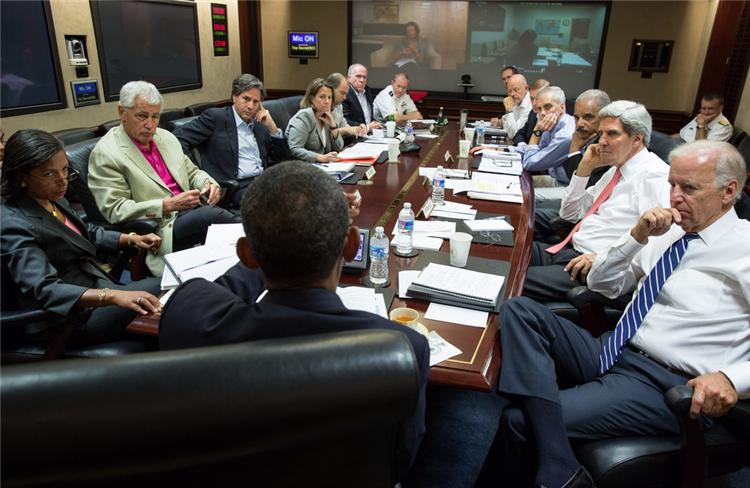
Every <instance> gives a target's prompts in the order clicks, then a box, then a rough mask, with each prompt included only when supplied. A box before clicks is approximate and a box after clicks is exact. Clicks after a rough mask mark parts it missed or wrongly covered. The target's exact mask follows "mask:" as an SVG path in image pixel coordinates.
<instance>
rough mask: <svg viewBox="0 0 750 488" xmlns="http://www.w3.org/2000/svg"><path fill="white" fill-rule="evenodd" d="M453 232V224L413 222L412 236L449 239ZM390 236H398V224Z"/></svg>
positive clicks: (440, 221)
mask: <svg viewBox="0 0 750 488" xmlns="http://www.w3.org/2000/svg"><path fill="white" fill-rule="evenodd" d="M454 232H456V223H455V222H445V221H442V220H415V221H414V232H412V236H415V235H417V234H420V235H423V236H427V237H440V238H442V239H450V238H451V234H453V233H454ZM392 234H393V235H395V236H397V235H398V222H396V225H394V226H393V232H392Z"/></svg>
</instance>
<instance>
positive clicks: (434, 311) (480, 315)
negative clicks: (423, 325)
mask: <svg viewBox="0 0 750 488" xmlns="http://www.w3.org/2000/svg"><path fill="white" fill-rule="evenodd" d="M424 318H426V319H429V320H436V321H438V322H448V323H451V324H460V325H468V326H470V327H479V328H481V329H484V328H485V327H486V326H487V322H488V321H489V318H490V314H489V312H482V311H481V310H471V309H468V308H462V307H452V306H450V305H442V304H440V303H435V302H432V303H430V306H429V307H427V312H425V314H424Z"/></svg>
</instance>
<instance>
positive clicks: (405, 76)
mask: <svg viewBox="0 0 750 488" xmlns="http://www.w3.org/2000/svg"><path fill="white" fill-rule="evenodd" d="M402 76H403V77H404V78H406V81H409V75H407V74H406V73H396V76H394V77H393V80H392V81H396V80H398V79H399V78H401V77H402Z"/></svg>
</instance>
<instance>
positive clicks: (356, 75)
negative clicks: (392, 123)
mask: <svg viewBox="0 0 750 488" xmlns="http://www.w3.org/2000/svg"><path fill="white" fill-rule="evenodd" d="M346 81H348V82H349V86H351V87H352V90H353V91H354V93H353V94H352V96H351V97H348V98H346V99H344V100H343V101H342V102H341V107H342V109H343V111H344V118H346V121H347V122H349V125H353V126H358V125H360V124H365V125H366V126H367V128H368V131H369V130H372V129H381V128H382V126H381V125H380V122H378V121H376V120H375V115H374V112H373V107H372V92H371V91H370V87H369V86H367V68H365V67H364V66H362V65H361V64H353V65H351V66H349V71H347V72H346Z"/></svg>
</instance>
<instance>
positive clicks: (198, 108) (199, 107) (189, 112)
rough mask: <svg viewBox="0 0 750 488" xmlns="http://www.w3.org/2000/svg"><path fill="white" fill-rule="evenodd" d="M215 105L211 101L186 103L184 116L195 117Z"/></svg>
mask: <svg viewBox="0 0 750 488" xmlns="http://www.w3.org/2000/svg"><path fill="white" fill-rule="evenodd" d="M215 106H216V105H214V104H213V103H194V104H193V105H188V106H187V107H185V117H195V116H196V115H200V114H202V113H203V112H205V111H206V110H207V109H209V108H214V107H215Z"/></svg>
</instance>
